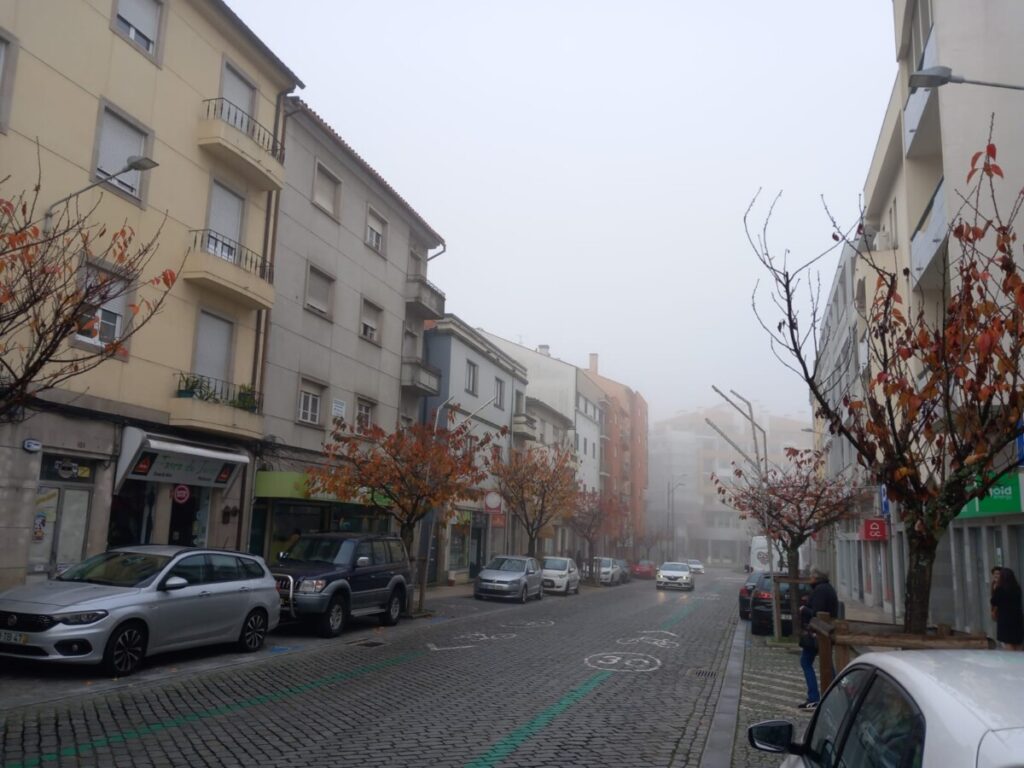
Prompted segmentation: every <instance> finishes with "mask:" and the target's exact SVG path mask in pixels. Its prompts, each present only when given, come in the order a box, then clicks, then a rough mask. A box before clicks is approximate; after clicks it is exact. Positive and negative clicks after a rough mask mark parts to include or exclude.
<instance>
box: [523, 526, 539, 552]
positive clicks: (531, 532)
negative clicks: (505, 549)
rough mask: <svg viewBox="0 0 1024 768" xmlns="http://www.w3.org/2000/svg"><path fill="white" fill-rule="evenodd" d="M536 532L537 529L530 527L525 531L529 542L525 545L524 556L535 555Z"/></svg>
mask: <svg viewBox="0 0 1024 768" xmlns="http://www.w3.org/2000/svg"><path fill="white" fill-rule="evenodd" d="M538 533H539V531H534V530H532V529H529V530H527V532H526V535H527V536H529V537H530V541H529V544H528V545H527V547H526V556H527V557H536V556H537V534H538Z"/></svg>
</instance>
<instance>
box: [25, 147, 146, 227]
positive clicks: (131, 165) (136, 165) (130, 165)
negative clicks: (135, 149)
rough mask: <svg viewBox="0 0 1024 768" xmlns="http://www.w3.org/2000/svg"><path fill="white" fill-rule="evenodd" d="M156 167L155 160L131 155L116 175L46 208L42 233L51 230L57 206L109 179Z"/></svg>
mask: <svg viewBox="0 0 1024 768" xmlns="http://www.w3.org/2000/svg"><path fill="white" fill-rule="evenodd" d="M158 165H159V163H158V162H157V161H156V160H153V159H152V158H150V157H142V156H139V155H131V156H130V157H129V158H128V160H127V161H126V162H125V166H124V168H122V169H121V170H120V171H118V172H117V173H112V174H110V175H109V176H104V177H103V178H102V179H99V180H98V181H94V182H93V183H92V184H90V185H89V186H87V187H82V188H81V189H80V190H78V191H77V192H72V193H71V194H70V195H67V196H66V197H62V198H61V199H60V200H58V201H57V202H55V203H54V204H53V205H51V206H50V207H49V208H47V209H46V213H45V214H44V215H43V231H44V232H49V231H50V228H51V226H52V224H53V210H54V208H56V207H57V206H59V205H63V204H64V203H66V202H68V201H69V200H72V199H74V198H76V197H78V196H79V195H80V194H82V193H83V192H88V191H89V190H90V189H92V188H93V187H98V186H99V185H100V184H105V183H106V182H108V181H110V180H111V179H116V178H117V177H118V176H123V175H124V174H126V173H131V172H132V171H150V170H152V169H153V168H156V167H157V166H158Z"/></svg>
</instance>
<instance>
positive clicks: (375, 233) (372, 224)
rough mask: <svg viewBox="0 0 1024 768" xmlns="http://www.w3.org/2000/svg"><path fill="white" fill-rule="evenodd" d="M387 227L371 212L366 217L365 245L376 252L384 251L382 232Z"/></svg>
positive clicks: (382, 220)
mask: <svg viewBox="0 0 1024 768" xmlns="http://www.w3.org/2000/svg"><path fill="white" fill-rule="evenodd" d="M386 226H387V225H386V224H385V222H384V219H382V218H381V217H380V216H378V215H377V214H376V213H374V212H373V211H369V212H368V213H367V215H366V244H367V245H368V246H370V247H371V248H373V250H375V251H378V252H383V251H384V232H385V227H386Z"/></svg>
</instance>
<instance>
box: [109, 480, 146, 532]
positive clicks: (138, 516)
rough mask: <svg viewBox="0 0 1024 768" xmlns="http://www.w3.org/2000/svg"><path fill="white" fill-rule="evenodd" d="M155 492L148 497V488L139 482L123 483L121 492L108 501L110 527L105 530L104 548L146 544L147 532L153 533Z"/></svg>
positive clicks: (128, 481)
mask: <svg viewBox="0 0 1024 768" xmlns="http://www.w3.org/2000/svg"><path fill="white" fill-rule="evenodd" d="M155 501H156V496H155V491H154V492H152V493H147V484H146V483H144V482H143V481H141V480H126V481H125V483H124V485H122V486H121V490H120V491H119V492H118V494H117V495H116V496H114V497H113V498H112V499H111V500H110V523H109V525H108V527H107V546H109V547H111V548H113V547H128V546H131V545H133V544H148V543H149V540H150V539H149V536H148V534H147V532H149V531H152V529H153V504H154V503H155Z"/></svg>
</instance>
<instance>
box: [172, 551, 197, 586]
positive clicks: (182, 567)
mask: <svg viewBox="0 0 1024 768" xmlns="http://www.w3.org/2000/svg"><path fill="white" fill-rule="evenodd" d="M167 575H168V577H171V576H178V577H180V578H182V579H184V580H185V581H187V582H188V583H189V585H190V586H194V585H196V584H205V583H206V555H191V556H189V557H184V558H182V559H181V560H179V561H178V562H177V563H176V564H175V565H174V567H173V568H172V569H171V572H170V573H169V574H167Z"/></svg>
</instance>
